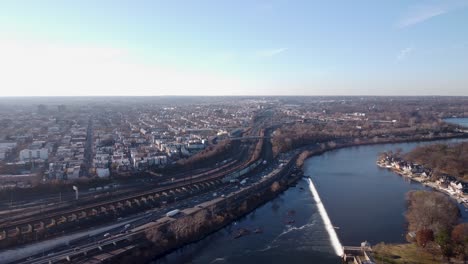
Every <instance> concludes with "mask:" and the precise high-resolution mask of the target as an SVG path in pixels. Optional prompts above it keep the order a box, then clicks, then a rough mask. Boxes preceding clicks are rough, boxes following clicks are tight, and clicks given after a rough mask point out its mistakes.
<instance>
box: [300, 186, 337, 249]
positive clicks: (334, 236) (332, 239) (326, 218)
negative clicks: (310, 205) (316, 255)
mask: <svg viewBox="0 0 468 264" xmlns="http://www.w3.org/2000/svg"><path fill="white" fill-rule="evenodd" d="M307 180H308V181H309V189H310V192H311V193H312V196H313V197H314V200H315V202H316V203H317V208H318V211H319V214H320V216H321V217H322V220H323V223H324V224H325V229H326V230H327V232H328V236H329V237H330V242H331V244H332V247H333V249H334V250H335V253H336V255H338V256H340V257H341V256H343V246H342V245H341V243H340V240H339V239H338V235H337V234H336V231H335V228H334V227H333V225H332V223H331V221H330V217H329V216H328V213H327V210H325V206H324V205H323V203H322V200H320V196H319V194H318V192H317V189H316V188H315V186H314V183H313V182H312V180H311V179H310V178H309V179H307Z"/></svg>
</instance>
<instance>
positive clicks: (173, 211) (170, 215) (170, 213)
mask: <svg viewBox="0 0 468 264" xmlns="http://www.w3.org/2000/svg"><path fill="white" fill-rule="evenodd" d="M178 213H180V210H179V209H175V210H172V211H170V212H167V213H166V216H167V217H173V216H175V215H177V214H178Z"/></svg>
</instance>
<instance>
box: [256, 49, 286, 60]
mask: <svg viewBox="0 0 468 264" xmlns="http://www.w3.org/2000/svg"><path fill="white" fill-rule="evenodd" d="M287 50H288V49H287V48H278V49H264V50H259V51H257V52H256V55H257V56H258V57H263V58H269V57H273V56H276V55H278V54H280V53H283V52H285V51H287Z"/></svg>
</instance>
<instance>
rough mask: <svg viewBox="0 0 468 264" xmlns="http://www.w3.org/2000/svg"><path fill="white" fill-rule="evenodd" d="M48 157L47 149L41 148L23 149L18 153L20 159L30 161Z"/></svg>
mask: <svg viewBox="0 0 468 264" xmlns="http://www.w3.org/2000/svg"><path fill="white" fill-rule="evenodd" d="M48 157H49V150H48V149H46V148H41V149H23V150H21V151H20V153H19V158H20V160H21V161H31V160H36V159H41V160H46V159H47V158H48Z"/></svg>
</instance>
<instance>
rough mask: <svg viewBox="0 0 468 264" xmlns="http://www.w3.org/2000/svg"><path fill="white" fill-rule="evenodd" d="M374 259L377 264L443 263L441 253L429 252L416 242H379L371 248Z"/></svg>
mask: <svg viewBox="0 0 468 264" xmlns="http://www.w3.org/2000/svg"><path fill="white" fill-rule="evenodd" d="M372 250H373V255H374V260H375V262H376V263H377V264H404V263H414V264H439V263H445V262H444V259H443V257H442V254H441V253H440V252H438V254H431V253H429V252H427V251H426V250H424V249H422V248H420V247H418V246H417V245H416V244H410V243H406V244H385V243H380V244H377V245H375V246H374V247H373V248H372Z"/></svg>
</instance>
